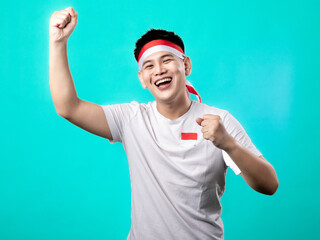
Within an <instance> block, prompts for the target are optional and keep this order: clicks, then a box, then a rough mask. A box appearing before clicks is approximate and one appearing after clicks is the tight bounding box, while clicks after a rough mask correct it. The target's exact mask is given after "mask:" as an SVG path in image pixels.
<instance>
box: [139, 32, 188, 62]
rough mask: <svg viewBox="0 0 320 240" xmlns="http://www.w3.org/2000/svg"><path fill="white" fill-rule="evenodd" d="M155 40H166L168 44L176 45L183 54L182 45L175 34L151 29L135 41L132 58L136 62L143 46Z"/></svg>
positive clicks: (179, 38)
mask: <svg viewBox="0 0 320 240" xmlns="http://www.w3.org/2000/svg"><path fill="white" fill-rule="evenodd" d="M157 39H163V40H167V41H169V42H172V43H174V44H176V45H178V46H179V47H180V48H181V49H182V51H183V52H184V44H183V41H182V39H181V37H179V36H178V35H177V34H175V33H174V32H169V31H166V30H163V29H153V28H151V29H150V30H148V31H147V32H146V33H145V34H143V35H142V36H141V37H140V38H139V39H138V40H137V41H136V47H135V49H134V57H135V58H136V60H137V61H138V57H139V53H140V51H141V49H142V48H143V46H144V45H145V44H147V43H148V42H151V41H153V40H157Z"/></svg>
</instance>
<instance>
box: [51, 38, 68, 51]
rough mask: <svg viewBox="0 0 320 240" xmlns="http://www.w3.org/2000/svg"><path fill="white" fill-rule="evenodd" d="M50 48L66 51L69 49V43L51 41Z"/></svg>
mask: <svg viewBox="0 0 320 240" xmlns="http://www.w3.org/2000/svg"><path fill="white" fill-rule="evenodd" d="M49 47H50V48H57V49H64V48H66V47H67V41H53V40H49Z"/></svg>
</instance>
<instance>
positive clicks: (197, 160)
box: [102, 101, 261, 240]
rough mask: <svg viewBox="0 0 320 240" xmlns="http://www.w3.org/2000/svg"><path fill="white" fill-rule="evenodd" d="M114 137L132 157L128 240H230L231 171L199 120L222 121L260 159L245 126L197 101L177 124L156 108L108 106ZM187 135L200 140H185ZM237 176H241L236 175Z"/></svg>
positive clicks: (153, 105) (225, 113) (129, 156)
mask: <svg viewBox="0 0 320 240" xmlns="http://www.w3.org/2000/svg"><path fill="white" fill-rule="evenodd" d="M102 108H103V109H104V112H105V114H106V118H107V121H108V124H109V127H110V130H111V133H112V136H113V141H111V142H122V144H123V147H124V149H125V151H126V154H127V157H128V162H129V169H130V179H131V229H130V232H129V235H128V238H127V239H128V240H180V239H183V240H195V239H201V240H209V239H210V240H212V239H219V240H220V239H224V228H223V223H222V220H221V213H222V207H221V204H220V198H221V196H222V195H223V193H224V190H225V177H226V170H227V167H228V166H227V165H229V166H234V168H235V164H234V162H233V161H232V160H231V159H228V160H227V162H228V163H227V164H226V163H225V161H226V159H223V153H222V151H221V149H219V148H217V147H215V146H214V145H213V143H212V142H210V141H208V140H206V139H204V138H203V137H202V132H201V126H199V125H198V124H197V123H196V121H195V120H196V118H197V117H202V116H203V115H204V114H215V115H219V116H220V117H221V119H222V122H223V124H224V126H225V128H226V130H227V132H228V133H229V134H230V135H231V136H233V137H234V138H235V139H236V140H237V141H238V142H239V143H240V144H242V145H243V146H244V147H246V148H247V149H249V150H250V151H252V152H253V153H254V154H256V155H258V156H259V155H261V153H260V152H259V151H258V150H257V149H256V147H255V146H254V145H253V144H252V142H251V140H250V138H249V137H248V135H247V134H246V132H245V130H244V129H243V127H242V126H241V125H240V123H239V122H238V121H237V120H236V119H235V118H234V117H233V116H232V115H231V114H230V113H229V112H227V111H226V110H221V109H218V108H215V107H210V106H208V105H206V104H203V103H199V102H196V101H192V105H191V107H190V109H189V110H188V112H187V113H185V114H184V115H183V116H181V117H180V118H178V119H175V120H169V119H167V118H165V117H164V116H163V115H161V114H160V113H159V112H158V111H157V108H156V102H149V103H148V104H144V103H141V104H139V103H137V102H131V103H125V104H117V105H104V106H102ZM182 132H186V133H190V132H192V133H197V134H198V139H197V140H181V138H180V135H181V133H182ZM235 172H236V174H238V173H239V172H237V171H235Z"/></svg>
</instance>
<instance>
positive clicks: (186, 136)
mask: <svg viewBox="0 0 320 240" xmlns="http://www.w3.org/2000/svg"><path fill="white" fill-rule="evenodd" d="M197 139H198V134H197V133H181V140H197Z"/></svg>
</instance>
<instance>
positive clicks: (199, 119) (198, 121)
mask: <svg viewBox="0 0 320 240" xmlns="http://www.w3.org/2000/svg"><path fill="white" fill-rule="evenodd" d="M202 121H203V118H197V119H196V122H197V123H198V124H199V126H201V123H202Z"/></svg>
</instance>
